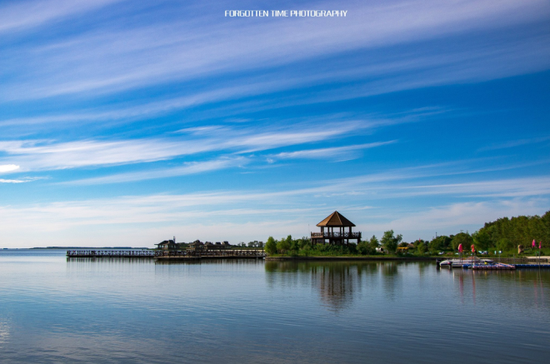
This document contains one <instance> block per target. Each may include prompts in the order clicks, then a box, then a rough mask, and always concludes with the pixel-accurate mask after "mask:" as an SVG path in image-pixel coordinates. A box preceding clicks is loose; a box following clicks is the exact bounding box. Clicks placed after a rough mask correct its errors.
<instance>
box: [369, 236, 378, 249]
mask: <svg viewBox="0 0 550 364" xmlns="http://www.w3.org/2000/svg"><path fill="white" fill-rule="evenodd" d="M369 245H370V247H371V249H372V250H373V251H374V252H376V248H378V247H379V246H380V242H379V241H378V239H376V236H374V235H373V236H372V238H370V240H369Z"/></svg>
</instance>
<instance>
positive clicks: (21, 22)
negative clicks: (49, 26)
mask: <svg viewBox="0 0 550 364" xmlns="http://www.w3.org/2000/svg"><path fill="white" fill-rule="evenodd" d="M120 1H121V0H34V1H17V2H13V3H12V4H9V5H4V6H0V33H7V32H13V31H20V30H22V29H28V28H34V27H38V26H41V25H44V24H46V23H48V22H52V21H55V20H60V19H65V18H69V17H71V16H74V15H77V14H81V13H84V12H89V11H91V10H94V9H98V8H101V7H104V6H106V5H109V4H112V3H116V2H120Z"/></svg>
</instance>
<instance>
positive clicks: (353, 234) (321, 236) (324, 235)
mask: <svg viewBox="0 0 550 364" xmlns="http://www.w3.org/2000/svg"><path fill="white" fill-rule="evenodd" d="M311 238H312V239H335V238H336V239H361V233H360V232H351V233H350V232H344V233H340V232H335V233H332V232H324V233H311Z"/></svg>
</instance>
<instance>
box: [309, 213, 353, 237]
mask: <svg viewBox="0 0 550 364" xmlns="http://www.w3.org/2000/svg"><path fill="white" fill-rule="evenodd" d="M317 226H319V227H320V228H321V232H320V233H311V242H312V243H313V244H326V243H328V244H333V245H342V244H344V243H345V244H349V241H350V240H357V243H358V244H359V242H360V241H361V233H360V232H353V231H352V227H354V226H355V224H354V223H352V222H351V221H349V220H348V219H346V218H345V217H344V216H343V215H342V214H340V213H339V212H338V211H334V212H333V213H332V214H330V215H329V216H328V217H327V218H326V219H324V220H323V221H321V222H320V223H318V224H317ZM334 228H336V231H334V230H335V229H334ZM346 228H347V231H346Z"/></svg>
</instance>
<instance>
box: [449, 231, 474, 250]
mask: <svg viewBox="0 0 550 364" xmlns="http://www.w3.org/2000/svg"><path fill="white" fill-rule="evenodd" d="M473 243H474V239H472V237H471V236H470V234H468V233H458V234H456V235H455V236H454V237H453V240H452V241H451V244H452V246H453V250H458V246H459V245H460V244H462V249H464V251H468V250H470V246H471V245H472V244H473Z"/></svg>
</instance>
